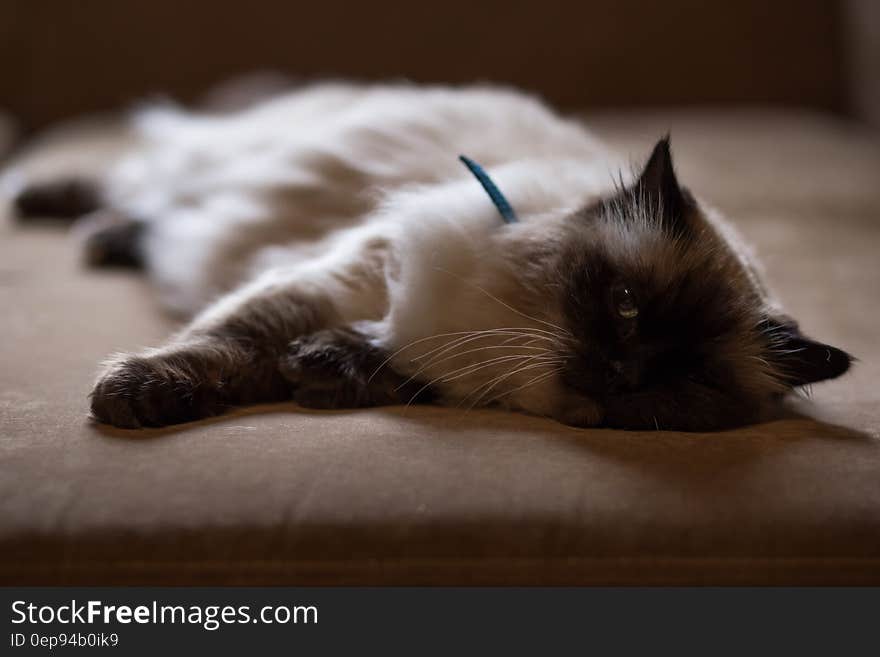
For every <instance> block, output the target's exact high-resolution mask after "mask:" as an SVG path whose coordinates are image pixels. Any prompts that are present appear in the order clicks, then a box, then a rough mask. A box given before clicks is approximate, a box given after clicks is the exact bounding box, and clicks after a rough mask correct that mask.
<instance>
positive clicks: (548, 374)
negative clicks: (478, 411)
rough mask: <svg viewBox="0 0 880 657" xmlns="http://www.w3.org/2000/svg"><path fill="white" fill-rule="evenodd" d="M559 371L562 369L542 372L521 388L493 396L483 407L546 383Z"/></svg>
mask: <svg viewBox="0 0 880 657" xmlns="http://www.w3.org/2000/svg"><path fill="white" fill-rule="evenodd" d="M561 371H562V368H561V367H559V368H556V369H554V370H551V371H549V372H543V373H541V374H539V375H538V376H536V377H535V378H533V379H531V380H529V381H527V382H526V383H524V384H522V385H521V386H517V387H516V388H514V389H513V390H507V391H505V392H502V393H501V394H500V395H495V396H494V397H492V398H491V399H489V400H488V401H487V402H486V404H485V405H486V406H488V405H489V404H492V403H493V402H495V401H498V400H499V399H501V398H502V397H504V396H506V395H509V394H512V393H514V392H518V391H520V390H523V389H525V388H529V387H531V386H533V385H537V384H538V383H541V382H542V381H546V380H547V379H549V378H550V377H552V376H555V375H556V374H559V373H560V372H561Z"/></svg>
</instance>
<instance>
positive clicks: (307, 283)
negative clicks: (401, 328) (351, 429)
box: [91, 239, 387, 428]
mask: <svg viewBox="0 0 880 657" xmlns="http://www.w3.org/2000/svg"><path fill="white" fill-rule="evenodd" d="M385 248H386V244H385V243H384V242H382V241H380V240H376V239H372V240H367V241H366V242H365V244H364V249H363V250H352V252H351V259H350V260H341V261H339V262H335V263H334V265H333V266H332V268H328V269H326V270H320V271H317V270H314V269H309V270H308V273H306V274H302V275H301V274H300V273H299V272H300V271H302V270H298V269H292V270H289V271H287V270H285V271H273V272H268V273H267V274H265V275H264V276H263V277H262V278H261V279H259V280H258V281H256V282H254V283H251V284H249V285H247V286H245V287H243V288H242V289H240V290H238V291H236V292H234V293H232V294H229V295H227V296H226V297H223V298H221V299H220V300H219V301H218V302H216V303H215V304H214V305H213V306H211V307H209V308H208V309H207V310H206V311H205V312H203V313H202V314H201V315H200V316H199V317H197V318H196V319H195V320H194V321H193V323H192V324H190V326H189V327H187V328H186V329H185V330H184V331H183V332H182V333H181V334H180V335H179V336H178V337H177V338H175V339H174V340H172V341H171V342H170V343H169V344H168V345H166V346H164V347H161V348H159V349H152V350H148V351H146V352H144V353H141V354H134V355H122V356H119V357H117V358H114V359H113V360H112V361H111V362H109V363H108V364H107V365H106V367H105V370H104V372H103V374H101V376H100V377H99V379H98V382H97V384H96V385H95V388H94V390H93V392H92V395H91V400H92V403H91V410H92V415H93V417H94V418H95V419H96V420H98V421H99V422H105V423H108V424H112V425H115V426H118V427H125V428H136V427H141V426H164V425H168V424H176V423H179V422H187V421H190V420H196V419H199V418H203V417H208V416H211V415H217V414H219V413H222V412H224V411H225V410H227V409H229V408H231V407H234V406H242V405H247V404H256V403H262V402H273V401H282V400H288V399H291V398H292V393H293V390H294V386H293V385H292V384H291V378H292V370H291V369H290V360H289V355H290V351H291V346H290V345H291V342H292V341H294V340H296V339H297V338H301V337H302V336H306V335H310V334H313V333H315V332H317V331H321V330H322V329H326V328H332V327H335V326H341V325H343V324H346V323H348V322H351V321H353V320H355V319H379V318H380V317H381V316H382V314H383V313H384V311H385V309H386V307H387V297H386V290H385V279H384V273H383V272H384V268H383V264H382V263H383V257H384V255H383V254H384V253H385ZM372 356H373V354H371V357H372ZM282 362H284V363H285V368H286V369H285V373H284V374H282V372H281V363H282ZM357 362H358V364H359V365H363V366H365V367H366V366H367V364H368V359H366V358H362V359H361V360H358V361H357ZM383 380H384V379H383ZM303 394H305V393H303Z"/></svg>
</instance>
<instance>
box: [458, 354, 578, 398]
mask: <svg viewBox="0 0 880 657" xmlns="http://www.w3.org/2000/svg"><path fill="white" fill-rule="evenodd" d="M561 362H562V361H561V360H559V359H546V360H541V361H540V362H537V363H529V362H528V361H526V364H522V365H519V366H514V368H513V369H511V370H510V371H508V372H505V373H504V374H500V375H499V376H496V377H495V378H494V379H492V380H491V381H488V382H486V383H483V384H481V385H479V386H477V387H476V388H475V389H474V390H473V391H471V392H470V393H468V394H467V395H466V396H465V397H464V398H463V399H462V400H461V401H462V403H464V402H465V401H466V400H467V398H468V397H470V396H471V395H473V394H474V393H477V392H478V391H479V390H480V389H481V388H483V391H482V392H480V393H479V395H478V396H477V398H476V399H474V401H473V402H472V403H471V405H470V407H469V408H475V407H476V406H477V405H478V404H479V403H480V400H482V399H483V398H484V397H485V396H486V395H488V394H489V393H490V392H491V391H492V390H493V389H494V388H495V387H496V386H498V384H500V383H501V382H503V381H506V380H507V379H509V378H510V377H512V376H515V375H517V374H519V373H521V372H524V371H526V370H530V369H535V368H538V367H552V366H554V365H559V364H561Z"/></svg>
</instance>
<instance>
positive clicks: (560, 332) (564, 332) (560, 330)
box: [434, 267, 571, 339]
mask: <svg viewBox="0 0 880 657" xmlns="http://www.w3.org/2000/svg"><path fill="white" fill-rule="evenodd" d="M434 269H435V270H437V271H439V272H442V273H445V274H449V275H450V276H453V277H455V278H457V279H459V280H460V281H461V282H462V283H464V284H465V285H468V286H470V287H472V288H473V289H475V290H478V291H479V292H482V293H483V294H485V295H486V296H487V297H489V298H490V299H492V300H493V301H495V302H497V303H499V304H501V305H502V306H504V307H505V308H507V309H508V310H510V311H511V312H513V313H516V314H517V315H519V316H520V317H524V318H525V319H530V320H532V321H533V322H538V323H539V324H543V325H545V326H549V327H550V328H553V329H556V331H558V333H557V334H556V337H558V338H564V339H569V338H571V334H570V333H569V331H567V330H566V329H564V328H563V327H561V326H559V325H558V324H554V323H553V322H548V321H546V320H543V319H540V318H538V317H534V316H532V315H529V314H528V313H525V312H523V311H521V310H518V309H516V308H514V307H513V306H511V305H510V304H507V303H505V302H504V301H502V300H501V299H499V298H498V297H496V296H495V295H494V294H492V293H491V292H489V291H487V290H486V289H484V288H482V287H480V286H479V285H477V284H476V283H472V282H471V281H468V280H466V279H464V278H462V277H461V276H459V275H458V274H456V273H454V272H451V271H449V270H448V269H443V268H442V267H434Z"/></svg>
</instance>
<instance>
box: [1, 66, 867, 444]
mask: <svg viewBox="0 0 880 657" xmlns="http://www.w3.org/2000/svg"><path fill="white" fill-rule="evenodd" d="M132 124H133V126H134V130H135V133H136V135H137V138H136V140H135V141H136V143H135V145H134V146H133V147H132V150H131V151H130V152H129V153H128V154H127V155H126V156H125V157H124V158H123V159H122V160H121V161H119V162H118V163H117V164H115V165H114V166H113V167H111V168H110V169H109V171H108V173H107V175H106V176H103V177H102V178H101V179H100V180H92V181H88V180H78V179H76V177H75V176H73V177H72V178H71V179H70V180H59V181H50V182H48V183H42V184H35V185H33V186H31V187H29V188H25V189H24V190H23V191H22V192H21V193H20V195H19V196H18V198H17V201H16V207H17V208H18V212H19V214H20V215H22V216H29V215H34V214H53V213H54V214H66V215H71V216H78V215H81V214H84V213H87V212H88V213H90V214H89V215H88V217H87V218H86V219H84V220H83V221H84V222H85V224H86V225H87V226H90V228H89V229H88V237H87V239H86V240H85V254H86V259H87V260H88V261H89V262H90V263H91V264H93V265H99V266H100V265H123V266H132V267H138V268H142V269H143V270H144V271H145V272H146V274H147V275H148V276H149V277H150V279H151V280H152V281H153V282H154V283H155V285H156V288H157V290H158V292H159V294H160V297H161V299H162V300H163V303H164V304H165V305H166V307H167V308H168V309H170V310H172V311H174V312H177V313H181V314H184V315H187V316H191V317H192V319H191V321H190V323H189V324H188V325H187V326H186V327H185V328H184V329H183V330H181V331H180V332H179V333H178V334H177V335H175V336H173V337H172V338H171V339H170V340H169V341H168V342H167V344H165V345H164V346H161V347H158V348H155V349H149V350H146V351H144V352H141V353H133V354H117V355H115V356H113V357H112V358H111V359H110V360H109V361H107V362H106V363H105V365H104V366H103V369H102V371H101V373H100V375H99V376H98V379H97V382H96V383H95V385H94V389H93V391H92V393H91V414H92V416H93V418H94V419H95V420H97V421H98V422H102V423H108V424H111V425H114V426H117V427H123V428H138V427H157V426H165V425H171V424H177V423H182V422H188V421H192V420H197V419H200V418H205V417H209V416H213V415H217V414H220V413H223V412H224V411H225V410H227V409H229V408H232V407H235V406H241V405H247V404H255V403H260V402H275V401H282V400H294V401H296V402H298V403H299V404H300V405H302V406H304V407H310V408H355V407H367V406H378V405H388V404H408V403H415V402H419V403H424V402H432V403H438V404H444V405H450V406H460V407H465V408H470V407H474V406H501V407H504V408H507V409H511V410H516V411H522V412H526V413H531V414H536V415H541V416H547V417H550V418H554V419H556V420H558V421H560V422H562V423H565V424H568V425H573V426H578V427H593V426H606V427H617V428H626V429H639V430H654V429H667V430H686V431H709V430H719V429H725V428H729V427H734V426H738V425H742V424H745V423H751V422H757V421H760V420H761V419H762V418H765V417H767V415H768V413H770V412H772V410H773V409H774V408H777V407H778V404H779V403H780V400H781V399H782V398H783V396H784V395H785V394H786V393H788V392H789V391H791V390H793V389H795V388H798V387H800V386H804V385H806V384H810V383H813V382H817V381H821V380H825V379H830V378H833V377H837V376H839V375H841V374H843V373H844V372H846V371H847V369H848V368H849V366H850V362H851V358H850V356H849V355H848V354H847V353H845V352H844V351H842V350H840V349H838V348H836V347H832V346H830V345H826V344H823V343H821V342H818V341H814V340H812V339H810V338H807V337H805V336H804V335H802V334H801V333H800V331H799V329H798V325H797V323H796V322H795V321H794V320H792V319H791V318H790V317H788V316H787V315H785V314H784V313H783V312H782V311H781V309H780V306H779V304H778V303H777V302H776V301H775V300H774V299H773V298H772V297H771V295H770V294H769V293H768V291H767V289H766V287H765V286H764V284H763V283H762V282H761V275H760V271H759V268H758V266H757V264H756V262H755V259H754V257H753V256H752V254H751V252H750V251H749V249H748V248H746V247H745V246H744V245H743V243H742V241H741V240H740V239H739V237H738V236H737V235H736V233H735V231H734V230H733V228H732V227H731V226H730V225H729V224H728V223H726V222H725V221H724V220H723V219H722V217H721V216H720V215H719V213H718V212H717V211H715V210H714V209H712V208H710V207H709V206H707V205H706V204H705V203H703V202H702V201H700V200H698V199H697V197H696V196H694V195H693V194H692V193H691V192H690V191H689V190H688V189H687V188H686V187H684V186H682V185H680V184H679V181H678V178H677V175H676V172H675V168H674V165H673V160H672V154H671V150H670V142H669V139H668V137H666V138H662V139H660V140H659V141H658V142H657V144H656V146H655V147H654V149H653V151H652V152H651V154H650V156H649V157H648V158H647V160H646V163H645V165H644V166H643V167H641V168H640V169H639V170H635V171H633V172H632V173H622V172H621V171H625V169H621V163H620V160H619V159H618V157H617V156H616V155H615V154H613V153H612V152H610V151H609V150H608V149H607V148H606V147H605V146H604V145H603V144H602V143H601V142H600V141H599V140H598V139H597V138H596V137H594V136H593V135H592V134H591V133H589V132H588V131H587V130H586V129H585V128H584V127H583V125H582V124H581V123H580V122H576V121H573V120H568V119H565V118H563V117H561V116H559V115H557V114H556V113H554V112H553V111H552V110H551V109H549V108H548V107H547V106H545V105H544V104H543V103H542V102H541V101H540V100H538V99H536V98H533V97H531V96H528V95H526V94H523V93H520V92H518V91H514V90H506V89H501V88H494V87H465V88H448V87H440V86H430V87H420V86H409V85H354V84H343V83H324V84H317V85H312V86H307V87H304V88H300V89H298V90H294V91H291V92H289V93H286V94H283V95H281V96H278V97H275V98H272V99H269V100H264V101H262V102H259V103H257V104H256V105H254V106H253V107H250V108H247V109H244V110H241V111H239V112H235V113H231V114H223V115H216V114H215V115H211V114H199V113H193V112H186V111H184V110H182V109H178V108H175V107H170V106H161V107H153V108H149V109H146V110H144V111H141V112H139V113H137V114H136V115H135V116H134V117H133V118H132ZM460 154H464V155H467V156H469V157H470V158H473V160H475V161H476V162H479V163H480V164H481V165H482V166H483V167H484V168H485V170H486V171H488V173H489V175H490V176H491V178H492V179H493V180H494V181H495V183H496V184H497V186H498V187H499V188H500V189H501V190H502V191H503V194H504V195H505V196H506V197H507V199H508V201H509V203H510V205H511V207H512V208H513V210H514V211H515V213H516V215H517V216H518V219H519V221H517V222H515V223H505V221H503V220H502V218H501V217H500V216H499V213H498V209H497V208H496V207H495V206H494V205H493V203H492V200H491V199H490V197H489V195H487V193H486V191H485V190H484V189H483V188H482V187H481V186H480V183H479V182H478V181H477V180H476V179H475V178H474V177H473V176H472V175H471V173H470V172H469V171H468V170H467V169H466V168H465V167H464V166H462V164H461V163H460V162H459V160H458V156H459V155H460ZM614 172H617V173H616V174H614Z"/></svg>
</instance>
